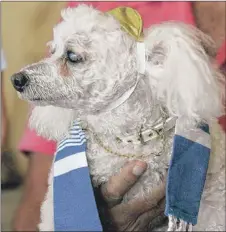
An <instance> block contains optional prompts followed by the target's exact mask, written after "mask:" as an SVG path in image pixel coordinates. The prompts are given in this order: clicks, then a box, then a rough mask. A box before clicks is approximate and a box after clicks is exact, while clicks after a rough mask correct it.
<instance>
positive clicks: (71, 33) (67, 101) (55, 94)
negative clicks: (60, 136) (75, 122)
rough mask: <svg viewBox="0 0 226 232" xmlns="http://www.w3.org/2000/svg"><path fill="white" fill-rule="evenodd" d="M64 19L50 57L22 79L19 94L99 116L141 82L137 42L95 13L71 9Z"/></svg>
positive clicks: (39, 102) (105, 16)
mask: <svg viewBox="0 0 226 232" xmlns="http://www.w3.org/2000/svg"><path fill="white" fill-rule="evenodd" d="M62 17H63V21H62V22H61V23H60V24H58V25H57V26H56V27H55V28H54V35H53V37H54V39H53V41H51V42H50V43H49V47H50V53H51V55H50V57H49V58H47V59H44V60H42V61H40V62H38V63H36V64H32V65H30V66H27V67H25V68H24V69H23V70H22V71H21V72H20V73H19V74H16V75H17V76H16V77H15V76H14V78H18V79H19V80H18V83H17V84H18V85H19V86H18V89H17V90H18V91H19V92H20V97H21V98H22V99H24V100H28V101H31V102H32V103H34V104H35V105H54V106H59V107H64V108H70V109H75V110H76V111H77V112H78V115H81V114H96V113H98V112H100V111H101V110H102V109H104V108H105V107H106V106H107V105H108V104H110V103H111V102H113V101H114V100H116V99H117V98H119V97H120V96H121V95H122V94H123V93H124V91H125V90H127V89H129V88H131V86H133V85H134V83H135V82H136V77H135V76H134V67H135V61H134V56H133V50H134V41H133V40H132V39H131V38H130V37H129V36H128V35H127V34H126V33H125V32H123V31H122V30H121V29H120V24H119V23H118V22H117V21H116V20H115V19H114V18H113V17H112V16H110V15H108V14H104V13H101V12H99V11H97V10H95V9H93V8H90V7H87V6H84V5H81V6H79V7H77V8H75V9H67V10H66V11H65V12H64V13H63V15H62ZM21 83H22V86H20V85H21ZM14 86H15V81H14Z"/></svg>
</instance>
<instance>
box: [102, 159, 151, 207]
mask: <svg viewBox="0 0 226 232" xmlns="http://www.w3.org/2000/svg"><path fill="white" fill-rule="evenodd" d="M146 169H147V164H146V163H144V162H142V161H131V162H129V163H128V164H127V165H126V166H125V167H123V168H122V170H121V172H120V173H118V174H116V175H115V176H112V177H111V178H110V179H109V181H108V182H107V183H105V184H103V185H102V186H101V192H102V195H103V198H104V200H105V201H106V202H107V203H108V205H109V206H111V207H113V206H114V205H116V204H118V203H119V202H120V201H121V199H122V197H123V196H124V194H125V193H126V192H128V191H129V189H130V188H131V187H132V186H133V185H134V184H135V183H136V181H137V180H138V178H139V177H140V176H141V175H142V174H143V173H144V172H145V170H146Z"/></svg>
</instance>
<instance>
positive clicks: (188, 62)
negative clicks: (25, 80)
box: [20, 5, 225, 231]
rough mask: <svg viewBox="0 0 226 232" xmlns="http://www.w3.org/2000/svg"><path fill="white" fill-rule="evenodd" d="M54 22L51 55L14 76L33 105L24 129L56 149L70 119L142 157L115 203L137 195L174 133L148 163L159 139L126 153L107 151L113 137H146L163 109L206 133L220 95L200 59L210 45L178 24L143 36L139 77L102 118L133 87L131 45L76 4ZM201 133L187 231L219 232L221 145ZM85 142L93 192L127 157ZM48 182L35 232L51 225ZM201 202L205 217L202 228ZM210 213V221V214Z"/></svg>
mask: <svg viewBox="0 0 226 232" xmlns="http://www.w3.org/2000/svg"><path fill="white" fill-rule="evenodd" d="M62 18H63V21H62V22H61V23H60V24H58V25H57V26H56V27H55V28H54V39H53V41H51V42H50V43H49V46H50V48H51V50H52V52H53V54H52V55H51V56H50V57H49V58H47V59H44V60H42V61H40V62H39V63H36V64H33V65H30V66H27V67H25V68H24V69H23V70H22V71H23V72H25V73H26V74H27V75H28V76H29V78H30V84H29V86H27V88H26V89H25V91H24V92H23V93H21V94H20V97H21V98H22V99H25V100H27V101H30V102H32V103H33V104H34V105H36V107H35V109H34V110H33V113H32V115H31V119H30V123H31V127H32V128H35V129H36V130H37V132H38V133H39V134H41V135H42V136H44V137H46V138H49V139H54V140H56V141H59V140H60V139H62V138H63V137H64V136H65V135H66V134H67V132H68V129H69V128H70V126H71V124H72V122H73V121H74V120H78V118H79V120H80V122H81V124H83V123H86V124H88V125H89V127H90V128H92V129H93V130H95V132H96V133H97V134H98V136H99V137H100V139H101V140H102V141H103V142H104V143H105V144H106V145H109V146H110V147H112V149H114V150H115V151H119V152H121V153H130V152H131V153H135V154H141V153H143V154H146V158H144V160H146V161H147V163H148V164H149V168H148V170H147V171H146V173H145V174H144V175H143V176H142V178H141V179H140V180H139V182H138V183H137V184H136V185H135V186H134V187H133V188H131V190H130V191H129V192H128V193H127V194H126V195H125V197H124V201H128V200H129V199H131V198H134V197H141V196H142V197H144V196H145V195H146V194H147V193H150V192H151V191H152V190H153V188H155V186H156V185H158V184H159V183H160V182H161V180H162V176H163V175H165V174H166V169H167V167H168V162H169V160H170V153H171V148H172V147H171V146H172V138H173V135H174V130H170V131H168V132H167V133H166V151H165V154H161V155H160V156H155V154H157V153H159V152H160V151H161V145H162V144H161V141H159V140H156V141H150V142H149V143H147V144H145V145H142V146H134V145H132V144H124V143H123V144H122V143H117V142H116V139H115V138H116V136H118V137H120V138H124V137H125V136H128V135H134V134H136V133H137V131H138V130H139V129H140V128H141V126H143V129H146V128H149V127H150V126H151V125H153V124H155V122H156V121H157V120H158V119H159V118H160V117H161V114H160V107H161V106H164V107H166V108H167V110H168V111H169V113H170V115H171V116H182V115H183V116H185V117H186V118H187V119H188V120H187V125H189V126H190V127H191V128H192V127H193V126H194V125H195V124H196V123H197V122H198V121H200V120H205V121H207V122H208V123H210V124H211V125H214V122H215V121H216V120H215V119H216V117H218V116H219V115H221V113H222V99H223V98H222V95H221V94H222V92H223V91H221V87H220V83H221V82H220V77H221V75H220V73H219V71H218V70H217V68H216V67H215V65H214V64H213V63H212V59H211V57H210V55H211V52H212V50H213V43H212V41H211V40H210V39H209V37H208V36H206V35H204V34H203V33H202V32H200V31H199V30H197V29H194V28H192V27H190V26H188V25H184V24H181V23H178V22H177V23H176V22H169V23H163V24H161V25H155V26H152V27H151V28H150V29H147V30H145V31H144V33H145V40H144V41H145V47H146V72H145V75H144V76H140V77H139V78H140V81H139V83H138V85H137V87H136V89H135V91H134V92H133V94H132V95H131V97H130V98H129V99H128V100H127V101H126V102H125V103H124V104H122V105H121V106H120V107H118V108H116V109H114V110H112V111H111V112H105V111H104V109H106V107H107V106H108V105H109V104H111V103H112V102H114V101H116V100H117V99H118V98H120V96H121V95H122V94H123V93H124V92H125V91H127V90H128V89H130V88H132V87H133V85H134V84H135V83H136V80H137V78H138V75H139V74H138V73H137V70H136V67H137V65H136V64H137V61H136V42H135V41H134V40H133V38H131V37H130V36H128V35H127V34H126V33H125V32H124V31H122V30H121V28H120V24H119V23H118V22H117V21H116V20H115V19H114V18H113V17H112V16H110V15H108V14H105V13H102V12H100V11H98V10H96V9H93V8H92V7H88V6H86V5H80V6H78V7H77V8H74V9H66V10H65V11H64V12H63V13H62ZM67 50H71V51H73V52H75V53H76V54H78V55H79V56H80V57H82V58H83V59H84V60H83V61H82V62H80V63H78V64H71V63H70V62H68V61H67V60H66V58H65V56H66V55H65V54H66V51H67ZM215 124H216V123H215ZM211 130H214V132H213V133H212V135H213V136H214V137H215V140H213V149H212V150H213V151H214V153H213V154H212V155H211V162H210V164H211V165H210V167H209V170H208V172H209V175H208V178H207V184H206V186H207V187H206V188H205V191H204V197H203V200H202V207H201V211H200V215H201V216H200V218H201V219H200V218H199V224H198V225H197V228H198V229H200V230H207V229H208V228H210V227H211V226H213V225H214V224H216V226H215V227H214V228H215V229H216V228H217V227H220V228H225V224H222V223H223V222H224V209H225V208H224V207H225V202H224V199H223V194H224V193H225V183H224V180H225V179H224V177H222V175H223V173H224V168H225V166H224V158H225V154H224V145H225V141H224V135H223V132H222V131H220V130H221V129H220V128H219V127H218V126H217V125H214V126H211ZM87 138H88V150H87V156H88V161H89V165H90V171H91V174H92V176H93V184H94V185H99V184H101V183H103V182H105V181H107V180H108V178H109V177H110V176H112V175H113V174H114V173H115V172H118V171H120V168H121V167H122V166H123V164H124V163H125V161H127V159H126V158H121V157H116V156H112V155H110V154H108V153H106V152H105V151H104V150H103V149H102V148H101V147H100V146H99V145H98V144H97V143H96V140H95V138H94V137H93V135H92V134H90V133H87ZM150 153H153V154H150ZM222 178H223V179H222ZM222 180H223V181H222ZM51 183H52V176H51V175H50V187H49V190H48V193H47V196H46V200H45V202H44V204H43V206H42V210H41V212H42V221H41V224H40V229H41V230H43V231H46V230H53V221H52V220H50V217H49V216H48V215H52V209H51V204H52V185H51ZM217 194H218V195H217ZM219 194H220V195H219ZM215 195H216V197H215ZM211 196H212V198H211ZM219 196H221V197H219ZM210 198H211V200H208V199H210ZM219 202H220V203H219ZM210 203H211V204H212V210H211V216H210V218H209V219H208V220H206V219H207V218H206V217H205V216H206V209H207V208H208V207H209V204H210ZM218 204H220V205H221V206H223V208H220V207H218ZM219 210H220V214H219V215H220V216H219V217H217V216H214V215H216V214H217V212H219ZM202 215H204V216H202Z"/></svg>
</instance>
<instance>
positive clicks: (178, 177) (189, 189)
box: [53, 118, 210, 231]
mask: <svg viewBox="0 0 226 232" xmlns="http://www.w3.org/2000/svg"><path fill="white" fill-rule="evenodd" d="M181 125H183V118H180V119H178V120H177V122H176V130H175V136H174V143H173V151H172V158H171V162H170V167H169V173H168V180H167V188H166V209H165V214H166V215H167V216H169V219H170V220H169V227H168V230H170V231H175V230H179V231H182V230H185V228H186V227H187V228H188V229H189V228H190V229H191V227H192V224H193V225H194V224H196V223H197V217H198V211H199V205H200V200H201V196H202V191H203V187H204V183H205V178H206V173H207V168H208V162H209V155H210V135H209V131H208V126H207V125H204V126H203V127H200V128H197V129H195V130H185V129H184V128H183V127H182V126H181ZM85 151H86V138H85V134H84V133H83V131H82V130H81V129H80V127H79V125H78V124H77V123H75V124H74V125H73V127H72V128H71V130H70V132H69V136H67V138H65V139H63V140H62V141H61V142H60V143H59V145H58V148H57V152H56V156H55V161H54V169H53V170H54V180H53V189H54V190H53V195H54V201H53V202H54V203H53V204H54V206H53V208H54V230H55V231H102V225H101V222H100V219H99V215H98V210H97V206H96V202H95V198H94V193H93V188H92V183H91V179H90V174H89V169H88V165H87V159H86V153H85ZM178 221H179V223H178Z"/></svg>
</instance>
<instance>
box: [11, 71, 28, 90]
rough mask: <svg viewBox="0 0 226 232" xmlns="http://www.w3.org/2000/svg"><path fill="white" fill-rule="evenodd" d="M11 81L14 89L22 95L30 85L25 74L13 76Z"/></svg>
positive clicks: (20, 73)
mask: <svg viewBox="0 0 226 232" xmlns="http://www.w3.org/2000/svg"><path fill="white" fill-rule="evenodd" d="M11 81H12V84H13V87H14V88H15V89H16V90H17V91H18V92H20V93H22V92H23V91H24V89H25V87H26V86H27V85H28V84H29V81H30V80H29V77H28V76H27V75H26V74H25V73H23V72H19V73H16V74H14V75H12V76H11Z"/></svg>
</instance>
